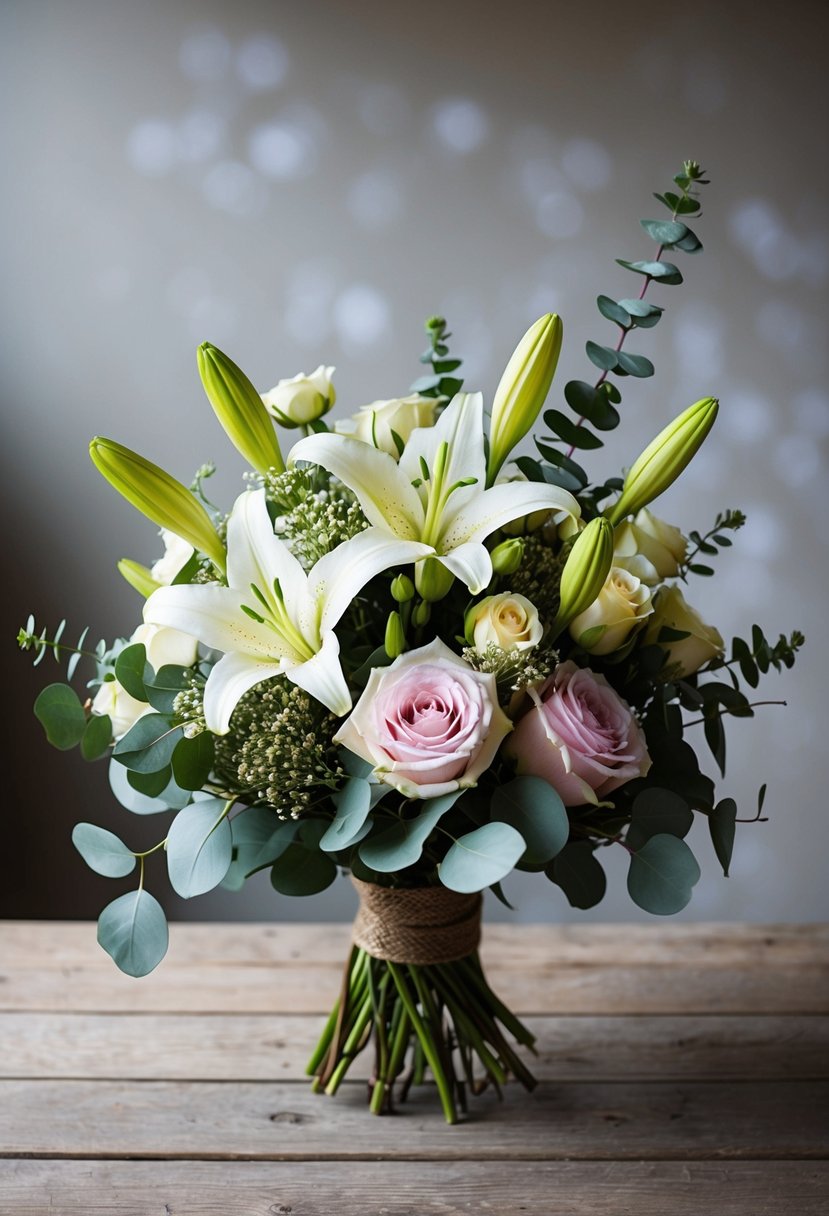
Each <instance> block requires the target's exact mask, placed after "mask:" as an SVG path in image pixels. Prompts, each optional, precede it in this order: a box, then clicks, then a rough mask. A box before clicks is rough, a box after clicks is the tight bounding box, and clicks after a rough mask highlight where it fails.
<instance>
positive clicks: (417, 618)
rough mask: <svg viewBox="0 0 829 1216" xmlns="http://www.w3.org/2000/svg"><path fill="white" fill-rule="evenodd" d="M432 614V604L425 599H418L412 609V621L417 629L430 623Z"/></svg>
mask: <svg viewBox="0 0 829 1216" xmlns="http://www.w3.org/2000/svg"><path fill="white" fill-rule="evenodd" d="M431 615H432V605H431V604H427V603H426V601H425V600H418V602H417V603H416V604H415V606H414V608H413V609H412V623H413V624H414V625H415V627H416V628H417V629H420V628H422V626H423V625H426V624H428V622H429V617H430V616H431Z"/></svg>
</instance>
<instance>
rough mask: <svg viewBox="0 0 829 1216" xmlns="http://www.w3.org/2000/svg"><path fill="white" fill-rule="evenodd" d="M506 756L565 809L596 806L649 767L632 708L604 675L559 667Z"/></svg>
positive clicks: (536, 695) (536, 693)
mask: <svg viewBox="0 0 829 1216" xmlns="http://www.w3.org/2000/svg"><path fill="white" fill-rule="evenodd" d="M529 694H530V696H531V697H532V699H533V701H534V702H535V708H534V709H531V710H530V711H529V713H527V714H525V715H524V717H523V718H522V719H521V720H520V722H518V724H517V725H516V727H515V732H514V733H513V735H512V738H511V739H510V740H509V743H508V745H507V747H506V748H505V752H506V754H507V755H508V756H511V757H512V758H513V759H515V761H516V762H517V769H518V772H519V773H529V774H531V775H532V776H535V777H543V778H544V780H545V781H549V783H550V785H551V786H552V787H553V789H555V790H556V791H557V792H558V793H559V794H560V795H561V798H562V800H563V801H564V802H565V804H566V805H567V806H581V805H583V804H584V803H585V802H592V803H594V804H596V803H598V802H599V800H600V799H602V798H606V797H607V795H608V794H609V793H611V791H613V790H615V789H616V788H617V787H618V786H620V785H624V784H625V782H626V781H632V780H633V778H634V777H644V776H645V774H646V773H647V771H648V769H649V768H650V766H651V758H650V756H649V755H648V749H647V745H646V743H645V736H644V734H643V733H642V730H641V728H640V726H639V723H638V722H637V721H636V719H635V718H634V716H633V712H632V710H631V708H630V706H629V705H628V704H627V703H626V702H625V701H623V700H622V698H621V697H620V696H618V695H617V693H615V692H614V691H613V689H612V688H611V687H610V685H609V684H608V682H607V680H606V679H605V678H604V676H600V675H596V674H595V672H592V671H590V670H589V669H588V668H585V667H577V666H576V664H575V663H571V662H569V661H568V662H567V663H560V664H559V665H558V667H557V668H556V670H555V671H554V672H553V674H552V675H551V676H550V678H549V679H548V680H546V681H545V682H544V683H543V684H542V685H541V686H540V688H538V689H534V688H531V689H529Z"/></svg>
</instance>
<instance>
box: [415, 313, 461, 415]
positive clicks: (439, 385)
mask: <svg viewBox="0 0 829 1216" xmlns="http://www.w3.org/2000/svg"><path fill="white" fill-rule="evenodd" d="M426 333H427V334H428V335H429V347H428V349H427V350H425V351H424V352H423V354H422V355H421V356H420V362H421V363H427V364H431V367H432V372H431V374H430V375H427V376H420V377H419V378H418V379H417V380H415V381H414V383H413V384H412V385H411V391H412V392H413V393H420V395H421V396H422V397H440V398H448V397H454V396H455V393H459V392H460V390H461V388H462V387H463V380H462V379H460V378H459V377H458V376H457V375H453V373H455V372H457V370H458V368H459V367H460V366H461V360H460V359H454V358H451V357H450V355H449V345H448V342H449V339H450V338H451V337H452V335H451V334H450V333H449V330H448V329H447V327H446V321H445V320H444V318H443V317H430V318H429V320H428V321H427V322H426Z"/></svg>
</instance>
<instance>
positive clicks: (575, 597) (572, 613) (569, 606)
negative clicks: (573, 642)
mask: <svg viewBox="0 0 829 1216" xmlns="http://www.w3.org/2000/svg"><path fill="white" fill-rule="evenodd" d="M612 561H613V529H612V527H611V526H610V523H609V521H608V520H606V519H603V518H602V517H601V516H599V517H598V519H591V521H590V523H589V524H588V525H587V527H586V528H585V529H584V531H582V532H580V533H579V535H578V537H577V539H576V540H575V542H574V544H573V547H572V549H571V550H570V552H569V554H568V555H567V561H566V562H565V563H564V569H563V570H562V572H561V586H560V587H559V605H558V613H557V615H556V619H555V621H554V622H553V627H552V630H551V634H552V637H554V638H555V637H558V635H559V634H560V633H561V631H562V629H565V628H566V627H567V625H569V624H570V622H571V621H572V620H573V618H574V617H576V616H578V615H579V613H581V612H584V610H585V609H586V608H589V607H590V605H591V604H592V603H593V601H594V600H595V599H596V597H597V596H598V594H599V592H600V591H601V589H602V587H604V584H605V580H606V579H607V576H608V574H609V573H610V566H611V563H612Z"/></svg>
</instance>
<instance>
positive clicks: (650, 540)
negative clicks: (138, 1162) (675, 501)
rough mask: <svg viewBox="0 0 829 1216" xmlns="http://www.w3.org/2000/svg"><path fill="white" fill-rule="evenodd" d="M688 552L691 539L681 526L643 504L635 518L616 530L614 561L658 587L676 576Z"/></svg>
mask: <svg viewBox="0 0 829 1216" xmlns="http://www.w3.org/2000/svg"><path fill="white" fill-rule="evenodd" d="M687 551H688V542H687V540H686V539H685V537H684V536H683V535H682V533H681V532H680V530H679V528H675V527H674V525H673V524H668V523H666V522H665V520H664V519H660V518H659V516H657V515H652V514H651V512H650V511H649V510H648V509H647V507H643V508H642V510H641V511H639V513H638V514H637V515H636V516H635V518H634V519H633V520H632V521H630V520H629V521H627V522H625V523H623V524H621V525H620V526H619V527H618V528H617V529H616V534H615V537H614V550H613V560H614V562H615V564H616V565H617V566H623V567H624V568H625V570H629V571H630V573H631V574H635V575H636V577H637V578H639V579H641V580H642V582H643V583H647V584H648V585H649V586H651V587H655V586H656V584H657V583H661V582H662V581H663V579H666V578H674V577H675V576H676V575H677V573H678V572H679V566H680V563H681V562H683V561H684V560H685V555H686V553H687Z"/></svg>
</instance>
